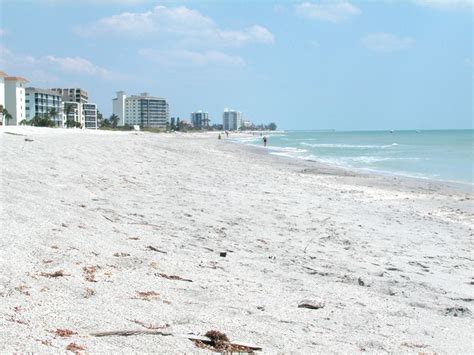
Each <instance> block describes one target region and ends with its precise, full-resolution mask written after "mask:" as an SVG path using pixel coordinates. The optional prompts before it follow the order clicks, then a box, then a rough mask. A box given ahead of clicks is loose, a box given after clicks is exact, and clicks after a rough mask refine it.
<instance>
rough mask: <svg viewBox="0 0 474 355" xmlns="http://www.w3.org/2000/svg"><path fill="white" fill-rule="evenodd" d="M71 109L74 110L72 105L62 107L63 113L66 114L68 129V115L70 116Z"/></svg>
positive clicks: (67, 126)
mask: <svg viewBox="0 0 474 355" xmlns="http://www.w3.org/2000/svg"><path fill="white" fill-rule="evenodd" d="M73 109H74V105H73V104H65V105H64V112H65V113H66V128H69V115H70V114H71V112H72V110H73Z"/></svg>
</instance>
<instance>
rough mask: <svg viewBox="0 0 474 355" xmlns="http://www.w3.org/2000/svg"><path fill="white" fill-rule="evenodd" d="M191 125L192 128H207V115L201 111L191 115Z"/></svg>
mask: <svg viewBox="0 0 474 355" xmlns="http://www.w3.org/2000/svg"><path fill="white" fill-rule="evenodd" d="M191 123H192V125H193V126H194V127H198V128H201V127H209V113H207V112H202V111H201V110H199V111H196V112H192V113H191Z"/></svg>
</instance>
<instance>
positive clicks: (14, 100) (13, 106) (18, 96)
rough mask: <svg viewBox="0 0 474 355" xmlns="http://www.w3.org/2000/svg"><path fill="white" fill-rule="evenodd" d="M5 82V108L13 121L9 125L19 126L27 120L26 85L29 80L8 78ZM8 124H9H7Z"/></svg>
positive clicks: (16, 77)
mask: <svg viewBox="0 0 474 355" xmlns="http://www.w3.org/2000/svg"><path fill="white" fill-rule="evenodd" d="M4 80H5V108H6V109H7V110H8V112H9V113H10V115H12V119H11V120H9V122H8V125H18V124H20V122H21V121H23V120H24V119H25V118H26V113H25V111H26V110H25V84H26V83H27V82H28V80H26V79H24V78H22V77H19V76H7V77H5V78H4ZM5 124H7V122H5Z"/></svg>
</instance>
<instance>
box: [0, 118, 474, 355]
mask: <svg viewBox="0 0 474 355" xmlns="http://www.w3.org/2000/svg"><path fill="white" fill-rule="evenodd" d="M11 133H14V134H11ZM0 150H1V152H0V153H1V154H0V166H1V168H0V183H1V184H0V189H1V191H0V230H1V232H0V234H1V238H0V351H2V352H27V351H34V352H40V353H49V352H57V351H61V352H63V351H65V350H66V349H67V348H68V347H69V349H70V350H74V349H75V348H74V346H70V344H75V345H76V346H77V347H76V349H78V350H77V351H78V352H81V353H98V352H123V353H129V352H148V353H155V352H156V353H163V352H168V353H195V352H202V353H208V352H209V350H208V349H201V348H198V347H196V345H195V344H194V343H193V342H192V341H190V340H188V339H185V338H181V337H174V336H160V335H134V336H129V337H123V336H110V337H101V338H98V337H93V336H91V335H90V333H93V332H98V331H114V330H140V329H141V330H146V329H153V328H154V329H161V330H163V331H164V332H171V333H179V334H186V333H194V334H204V333H206V332H207V331H208V330H219V331H221V332H224V333H226V334H227V335H228V337H229V338H230V339H231V340H234V339H237V340H240V341H244V342H247V343H252V344H256V345H258V346H261V347H262V349H263V350H262V353H305V354H308V353H349V352H350V353H354V352H363V351H367V352H376V353H384V352H396V353H400V352H409V353H419V352H422V353H441V354H442V353H472V352H473V351H474V347H473V335H472V334H473V315H472V312H474V307H473V303H472V302H473V299H474V296H473V289H474V277H473V276H474V275H473V272H472V271H473V270H474V263H473V254H472V250H473V239H472V236H473V232H472V226H473V221H474V208H473V199H474V196H473V193H472V191H469V190H467V189H461V188H458V187H456V186H447V185H443V184H441V183H434V182H430V181H428V180H426V181H422V180H410V179H402V178H396V177H384V176H376V175H363V174H359V173H351V172H348V171H343V170H339V169H335V168H331V167H327V166H323V165H320V164H317V163H312V162H304V161H297V160H289V159H285V158H281V157H275V156H271V155H269V154H266V153H265V151H264V149H256V148H250V147H246V146H243V145H239V144H236V143H233V142H230V141H229V140H226V139H222V140H217V138H216V136H215V135H213V134H151V133H145V132H108V131H97V132H95V131H94V132H86V131H81V130H65V129H64V130H62V129H47V128H44V129H41V128H33V127H1V128H0ZM222 252H225V253H226V254H225V257H223V256H220V253H222ZM175 276H177V277H175ZM178 277H179V278H181V279H179V278H178ZM186 280H188V281H186ZM189 280H190V281H192V282H190V281H189ZM308 299H309V300H316V301H319V302H321V306H323V307H322V308H319V309H309V308H299V307H298V304H299V303H300V302H301V301H303V300H308ZM58 329H62V330H70V331H71V334H70V335H69V336H61V335H68V334H62V333H61V331H58ZM66 333H67V332H66ZM81 349H82V350H81Z"/></svg>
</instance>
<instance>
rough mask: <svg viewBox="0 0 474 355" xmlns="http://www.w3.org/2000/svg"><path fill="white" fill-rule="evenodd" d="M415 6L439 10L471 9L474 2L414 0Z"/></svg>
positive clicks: (461, 0)
mask: <svg viewBox="0 0 474 355" xmlns="http://www.w3.org/2000/svg"><path fill="white" fill-rule="evenodd" d="M414 2H415V4H417V5H421V6H425V7H431V8H435V9H439V10H457V9H471V8H473V7H474V0H414Z"/></svg>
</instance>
